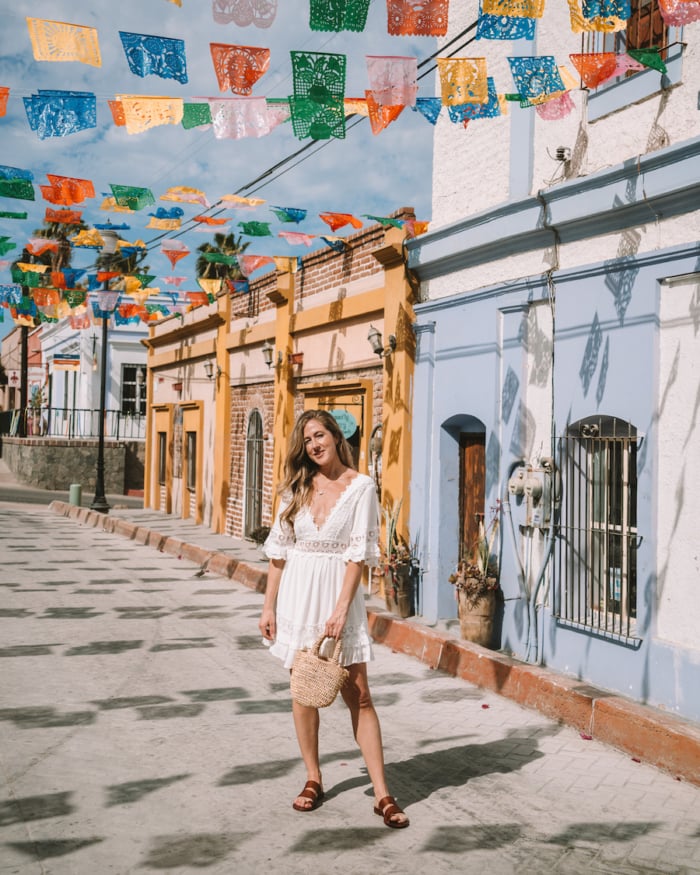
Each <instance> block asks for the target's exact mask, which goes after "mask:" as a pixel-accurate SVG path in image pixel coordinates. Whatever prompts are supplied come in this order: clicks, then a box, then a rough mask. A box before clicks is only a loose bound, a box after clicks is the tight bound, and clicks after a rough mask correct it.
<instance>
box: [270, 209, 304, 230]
mask: <svg viewBox="0 0 700 875" xmlns="http://www.w3.org/2000/svg"><path fill="white" fill-rule="evenodd" d="M270 209H271V210H272V212H273V213H274V214H275V215H276V216H277V218H278V219H279V220H280V222H294V223H295V224H297V225H298V224H299V222H303V221H304V219H305V218H306V213H307V212H308V211H307V210H300V209H297V208H296V207H272V206H271V207H270Z"/></svg>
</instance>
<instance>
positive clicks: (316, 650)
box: [311, 635, 343, 664]
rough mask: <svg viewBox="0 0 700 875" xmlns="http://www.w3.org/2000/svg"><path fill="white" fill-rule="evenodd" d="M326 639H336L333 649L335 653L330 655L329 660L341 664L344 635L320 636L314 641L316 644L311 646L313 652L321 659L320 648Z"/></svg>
mask: <svg viewBox="0 0 700 875" xmlns="http://www.w3.org/2000/svg"><path fill="white" fill-rule="evenodd" d="M326 639H328V640H330V641H335V648H334V649H333V655H332V656H330V657H329V661H331V662H337V663H338V664H340V651H341V648H342V646H343V639H342V637H341V638H334V637H333V636H332V635H321V637H320V638H318V639H317V640H316V641H314V646H313V647H312V648H311V652H312V653H313V655H314V656H318V657H319V659H321V658H322V657H320V656H319V650H320V649H321V645H322V644H323V642H324V641H325V640H326Z"/></svg>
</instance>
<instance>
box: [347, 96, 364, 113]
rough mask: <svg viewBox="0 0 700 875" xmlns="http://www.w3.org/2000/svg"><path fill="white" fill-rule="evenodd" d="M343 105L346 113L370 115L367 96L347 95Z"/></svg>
mask: <svg viewBox="0 0 700 875" xmlns="http://www.w3.org/2000/svg"><path fill="white" fill-rule="evenodd" d="M343 107H344V108H345V115H346V116H349V115H363V116H369V109H368V108H367V99H366V98H365V97H345V98H344V99H343Z"/></svg>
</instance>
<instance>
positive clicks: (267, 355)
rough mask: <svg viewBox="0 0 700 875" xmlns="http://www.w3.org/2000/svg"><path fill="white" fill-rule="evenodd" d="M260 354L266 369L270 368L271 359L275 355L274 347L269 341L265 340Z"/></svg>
mask: <svg viewBox="0 0 700 875" xmlns="http://www.w3.org/2000/svg"><path fill="white" fill-rule="evenodd" d="M262 354H263V359H264V361H265V364H266V365H267V366H268V368H271V367H272V358H273V356H274V354H275V347H274V345H273V344H272V343H270V341H269V340H266V341H265V343H263V345H262Z"/></svg>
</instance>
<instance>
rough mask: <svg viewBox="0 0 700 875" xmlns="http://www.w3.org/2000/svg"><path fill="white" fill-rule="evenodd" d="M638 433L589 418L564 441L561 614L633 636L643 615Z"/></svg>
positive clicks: (561, 450) (618, 423)
mask: <svg viewBox="0 0 700 875" xmlns="http://www.w3.org/2000/svg"><path fill="white" fill-rule="evenodd" d="M637 446H638V444H637V430H636V428H635V427H634V426H633V425H631V424H630V423H628V422H625V421H624V420H622V419H617V418H615V417H612V416H595V417H588V418H587V419H582V420H580V421H579V422H576V423H574V424H573V425H571V426H570V427H569V428H568V429H567V434H566V437H563V438H561V439H560V440H559V466H560V470H561V473H562V479H563V484H562V486H563V493H562V504H561V526H560V535H561V541H560V551H559V563H558V575H557V576H558V580H557V588H556V593H557V606H556V613H557V616H559V617H560V618H561V619H564V620H570V621H572V622H574V623H576V624H580V625H582V626H583V627H586V628H590V629H592V630H595V631H598V632H601V633H612V634H617V635H621V636H623V637H630V636H634V620H635V619H636V616H637V538H638V535H637Z"/></svg>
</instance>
